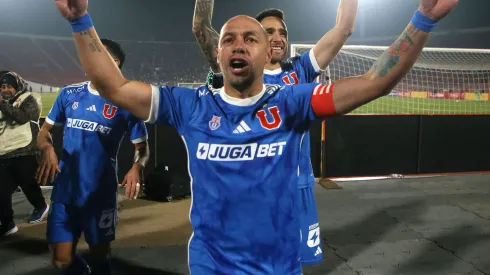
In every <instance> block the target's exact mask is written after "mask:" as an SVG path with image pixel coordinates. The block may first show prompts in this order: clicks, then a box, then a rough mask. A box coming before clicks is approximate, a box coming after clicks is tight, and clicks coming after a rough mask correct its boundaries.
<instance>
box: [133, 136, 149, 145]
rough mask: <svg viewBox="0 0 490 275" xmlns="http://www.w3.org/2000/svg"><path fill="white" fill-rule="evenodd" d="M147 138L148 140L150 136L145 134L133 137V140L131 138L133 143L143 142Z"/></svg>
mask: <svg viewBox="0 0 490 275" xmlns="http://www.w3.org/2000/svg"><path fill="white" fill-rule="evenodd" d="M147 140H148V136H144V137H140V138H137V139H133V140H131V142H132V143H133V144H138V143H142V142H143V141H147Z"/></svg>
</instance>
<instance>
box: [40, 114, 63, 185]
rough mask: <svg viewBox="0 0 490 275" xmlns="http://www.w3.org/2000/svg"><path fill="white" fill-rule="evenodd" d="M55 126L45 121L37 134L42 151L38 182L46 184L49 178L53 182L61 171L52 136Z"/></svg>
mask: <svg viewBox="0 0 490 275" xmlns="http://www.w3.org/2000/svg"><path fill="white" fill-rule="evenodd" d="M53 128H54V125H52V124H49V123H47V122H44V124H43V126H42V127H41V130H40V131H39V134H38V136H37V145H38V146H39V148H40V149H41V151H42V157H41V163H40V164H39V166H38V168H37V174H36V179H37V183H38V184H42V185H46V183H47V182H48V179H49V182H53V181H54V176H55V175H56V172H58V173H59V172H61V170H60V167H59V166H58V157H57V156H56V152H55V151H54V147H53V139H52V138H51V131H52V130H53Z"/></svg>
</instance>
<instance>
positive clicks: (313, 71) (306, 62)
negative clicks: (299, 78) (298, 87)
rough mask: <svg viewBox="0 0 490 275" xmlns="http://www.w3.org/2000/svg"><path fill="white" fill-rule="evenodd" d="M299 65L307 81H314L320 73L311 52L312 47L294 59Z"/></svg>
mask: <svg viewBox="0 0 490 275" xmlns="http://www.w3.org/2000/svg"><path fill="white" fill-rule="evenodd" d="M296 62H298V63H299V66H301V68H302V71H303V73H304V76H305V78H306V81H307V82H308V83H310V82H314V81H315V79H316V78H317V77H318V76H319V75H320V71H321V69H320V66H319V65H318V62H317V61H316V57H315V54H314V53H313V49H311V50H309V51H307V52H306V53H304V54H302V55H300V56H299V58H298V59H297V60H296Z"/></svg>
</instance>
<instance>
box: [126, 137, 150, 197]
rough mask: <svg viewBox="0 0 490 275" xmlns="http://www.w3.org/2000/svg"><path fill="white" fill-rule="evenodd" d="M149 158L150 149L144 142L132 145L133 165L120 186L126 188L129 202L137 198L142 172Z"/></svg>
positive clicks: (146, 142) (141, 181)
mask: <svg viewBox="0 0 490 275" xmlns="http://www.w3.org/2000/svg"><path fill="white" fill-rule="evenodd" d="M149 158H150V148H149V146H148V141H147V140H145V141H143V142H140V143H136V144H134V163H133V166H132V167H131V169H130V170H129V172H128V173H127V174H126V176H125V177H124V180H123V182H122V183H121V186H126V197H127V198H129V199H130V200H133V199H136V198H138V194H139V192H140V186H141V184H143V179H144V176H143V171H144V170H145V166H146V164H147V163H148V159H149Z"/></svg>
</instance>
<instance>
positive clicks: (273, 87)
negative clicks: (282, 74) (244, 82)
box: [265, 84, 286, 95]
mask: <svg viewBox="0 0 490 275" xmlns="http://www.w3.org/2000/svg"><path fill="white" fill-rule="evenodd" d="M285 88H286V86H281V85H279V84H265V94H269V95H272V94H275V93H277V92H279V91H280V90H284V89H285Z"/></svg>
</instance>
